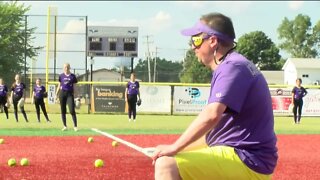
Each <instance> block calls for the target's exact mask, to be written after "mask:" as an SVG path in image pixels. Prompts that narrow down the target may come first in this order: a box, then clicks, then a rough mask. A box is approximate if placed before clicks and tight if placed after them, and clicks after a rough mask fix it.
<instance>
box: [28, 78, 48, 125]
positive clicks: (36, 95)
mask: <svg viewBox="0 0 320 180" xmlns="http://www.w3.org/2000/svg"><path fill="white" fill-rule="evenodd" d="M32 97H33V98H32V104H33V103H34V105H35V107H36V113H37V119H38V122H40V107H41V109H42V112H43V115H44V117H45V118H46V120H47V122H51V121H50V120H49V117H48V114H47V111H46V106H45V104H44V100H43V99H44V98H46V97H47V92H46V88H45V87H44V86H42V85H41V79H40V78H38V79H37V80H36V85H35V86H34V88H33V93H32Z"/></svg>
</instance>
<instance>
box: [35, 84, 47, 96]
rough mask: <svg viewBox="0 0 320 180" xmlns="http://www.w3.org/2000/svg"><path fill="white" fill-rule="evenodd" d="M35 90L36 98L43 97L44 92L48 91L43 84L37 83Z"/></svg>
mask: <svg viewBox="0 0 320 180" xmlns="http://www.w3.org/2000/svg"><path fill="white" fill-rule="evenodd" d="M33 92H34V96H35V97H36V98H43V93H45V92H46V88H45V87H44V86H42V85H41V86H38V85H36V86H34V88H33Z"/></svg>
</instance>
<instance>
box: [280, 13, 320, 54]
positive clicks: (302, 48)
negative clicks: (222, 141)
mask: <svg viewBox="0 0 320 180" xmlns="http://www.w3.org/2000/svg"><path fill="white" fill-rule="evenodd" d="M278 34H279V39H280V40H283V42H281V43H280V44H279V47H280V48H281V49H283V50H285V51H287V52H288V53H289V54H290V55H291V57H293V58H315V57H317V56H319V55H320V21H318V22H317V24H316V25H315V26H314V27H312V24H311V21H310V17H309V16H307V15H302V14H298V15H297V16H296V17H295V19H294V20H292V21H290V20H289V19H288V18H286V17H285V18H284V19H283V20H282V23H281V24H280V26H279V27H278Z"/></svg>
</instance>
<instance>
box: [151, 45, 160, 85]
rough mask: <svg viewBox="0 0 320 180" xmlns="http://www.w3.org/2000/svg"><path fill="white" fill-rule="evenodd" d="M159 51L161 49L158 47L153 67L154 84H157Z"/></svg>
mask: <svg viewBox="0 0 320 180" xmlns="http://www.w3.org/2000/svg"><path fill="white" fill-rule="evenodd" d="M158 49H160V48H158V47H156V52H155V58H154V65H153V82H156V74H157V73H156V71H157V58H158Z"/></svg>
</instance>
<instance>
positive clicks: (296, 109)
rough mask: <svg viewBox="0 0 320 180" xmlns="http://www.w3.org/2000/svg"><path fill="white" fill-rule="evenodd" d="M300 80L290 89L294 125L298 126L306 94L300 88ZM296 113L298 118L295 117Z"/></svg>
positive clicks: (304, 90) (303, 89) (305, 91)
mask: <svg viewBox="0 0 320 180" xmlns="http://www.w3.org/2000/svg"><path fill="white" fill-rule="evenodd" d="M301 83H302V79H300V78H298V79H297V80H296V86H295V87H294V88H293V89H292V100H291V103H292V104H293V118H294V123H295V124H300V120H301V112H302V106H303V99H302V98H303V97H304V96H306V95H307V94H308V92H307V90H306V89H305V88H304V87H302V86H301ZM297 113H298V116H297Z"/></svg>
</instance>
